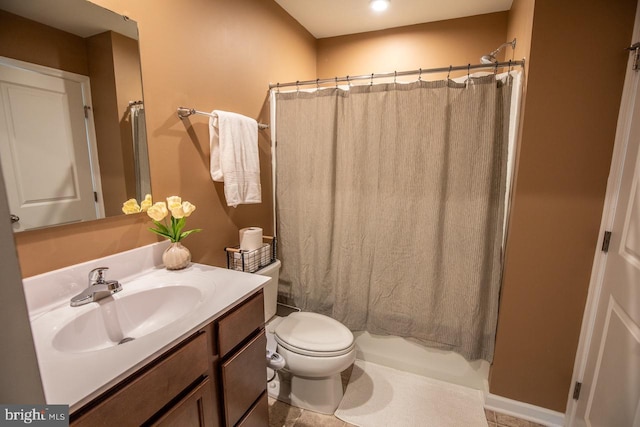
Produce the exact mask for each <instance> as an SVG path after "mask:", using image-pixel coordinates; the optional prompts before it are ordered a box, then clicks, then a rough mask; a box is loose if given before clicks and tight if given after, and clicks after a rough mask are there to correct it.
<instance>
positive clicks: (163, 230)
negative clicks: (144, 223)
mask: <svg viewBox="0 0 640 427" xmlns="http://www.w3.org/2000/svg"><path fill="white" fill-rule="evenodd" d="M152 221H153V223H154V224H155V225H156V227H158V230H159V231H162V232H163V233H165V234H170V232H169V229H168V228H167V226H166V225H164V224H163V223H161V222H160V221H156V220H155V219H154V220H152ZM150 230H151V229H150Z"/></svg>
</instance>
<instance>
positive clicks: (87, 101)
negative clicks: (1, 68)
mask: <svg viewBox="0 0 640 427" xmlns="http://www.w3.org/2000/svg"><path fill="white" fill-rule="evenodd" d="M0 65H5V66H7V67H13V68H19V69H22V70H26V71H31V72H34V73H39V74H44V75H46V76H52V77H58V78H61V79H65V80H71V81H73V82H76V83H78V84H80V87H81V89H82V100H83V102H84V105H85V106H86V107H88V108H89V113H88V114H86V115H85V125H86V126H85V127H86V131H87V132H86V133H87V135H86V136H87V144H88V145H89V162H90V165H91V180H92V185H93V191H95V192H97V193H98V200H97V201H96V215H97V218H98V219H100V218H105V212H104V200H103V198H102V180H101V179H100V164H99V163H98V139H97V137H96V126H95V122H94V120H93V103H92V102H91V83H90V81H91V79H90V78H89V76H84V75H82V74H76V73H72V72H69V71H64V70H59V69H57V68H51V67H46V66H44V65H38V64H33V63H31V62H25V61H20V60H17V59H13V58H7V57H5V56H0Z"/></svg>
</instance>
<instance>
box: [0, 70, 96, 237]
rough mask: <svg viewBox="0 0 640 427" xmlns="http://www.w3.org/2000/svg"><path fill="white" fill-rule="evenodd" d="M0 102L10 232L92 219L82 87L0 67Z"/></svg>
mask: <svg viewBox="0 0 640 427" xmlns="http://www.w3.org/2000/svg"><path fill="white" fill-rule="evenodd" d="M0 101H1V102H0V160H1V161H2V169H3V171H4V177H5V182H6V186H7V197H8V199H9V207H10V209H11V213H12V214H13V215H15V216H17V217H18V218H19V221H17V222H16V223H15V224H14V230H16V231H17V230H27V229H31V228H38V227H43V226H47V225H54V224H64V223H70V222H77V221H82V220H89V219H95V218H97V214H96V202H95V196H94V188H93V183H92V171H91V161H90V152H89V145H88V143H87V135H88V129H87V123H86V120H85V110H84V105H85V100H84V98H83V86H82V84H81V83H79V82H78V81H74V80H71V79H67V78H65V77H62V76H53V75H46V74H42V73H39V72H35V71H31V70H26V69H22V68H18V67H14V66H11V65H6V64H3V63H0Z"/></svg>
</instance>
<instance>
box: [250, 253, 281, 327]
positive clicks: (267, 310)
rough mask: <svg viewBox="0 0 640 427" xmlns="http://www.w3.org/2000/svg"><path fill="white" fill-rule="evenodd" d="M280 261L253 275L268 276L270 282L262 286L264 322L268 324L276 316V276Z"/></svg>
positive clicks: (278, 271)
mask: <svg viewBox="0 0 640 427" xmlns="http://www.w3.org/2000/svg"><path fill="white" fill-rule="evenodd" d="M280 265H281V263H280V260H276V261H275V262H273V263H271V264H269V265H267V266H266V267H264V268H261V269H260V270H258V271H256V272H255V274H260V275H262V276H269V277H270V278H271V280H269V282H267V284H266V285H264V321H265V322H268V321H269V319H271V318H272V317H273V316H275V314H276V308H277V305H278V276H279V275H280Z"/></svg>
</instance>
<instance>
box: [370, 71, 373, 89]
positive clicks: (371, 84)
mask: <svg viewBox="0 0 640 427" xmlns="http://www.w3.org/2000/svg"><path fill="white" fill-rule="evenodd" d="M369 86H373V73H371V83H369Z"/></svg>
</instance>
